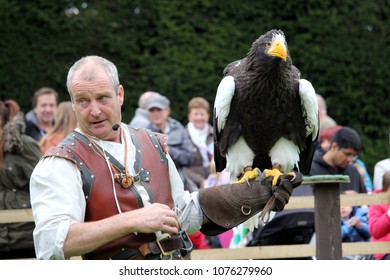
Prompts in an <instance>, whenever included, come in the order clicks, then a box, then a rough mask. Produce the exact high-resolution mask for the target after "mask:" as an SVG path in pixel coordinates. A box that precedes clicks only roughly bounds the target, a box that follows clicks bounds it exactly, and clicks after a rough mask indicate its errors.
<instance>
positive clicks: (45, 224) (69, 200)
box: [30, 124, 203, 259]
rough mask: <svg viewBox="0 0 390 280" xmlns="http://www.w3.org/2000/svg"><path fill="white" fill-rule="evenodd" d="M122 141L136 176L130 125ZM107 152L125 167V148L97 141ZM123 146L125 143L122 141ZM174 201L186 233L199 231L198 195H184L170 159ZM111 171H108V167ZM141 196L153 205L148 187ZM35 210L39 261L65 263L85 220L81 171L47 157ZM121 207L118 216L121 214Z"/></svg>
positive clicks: (36, 185) (39, 171) (34, 194)
mask: <svg viewBox="0 0 390 280" xmlns="http://www.w3.org/2000/svg"><path fill="white" fill-rule="evenodd" d="M121 127H122V131H124V132H125V133H122V135H123V136H122V137H126V139H127V143H128V151H129V152H128V155H127V158H128V164H127V166H128V170H129V173H130V175H135V171H134V167H133V165H134V162H135V146H134V144H133V143H132V141H131V137H130V134H129V131H128V129H127V126H126V125H123V124H122V126H121ZM94 141H95V142H96V143H97V144H99V145H100V146H101V147H102V148H103V149H104V150H105V151H107V152H109V153H110V154H111V155H113V156H114V157H115V158H116V159H117V160H118V161H119V162H120V163H121V164H122V165H123V161H124V156H123V155H124V145H122V144H120V143H116V142H109V141H101V140H98V139H94ZM122 143H123V139H122ZM167 159H168V164H169V176H170V181H171V188H172V198H173V201H174V205H175V209H177V210H178V211H176V212H177V213H178V216H179V222H180V224H181V226H182V228H183V229H185V230H188V231H189V232H193V231H196V230H199V229H200V227H201V225H202V221H203V213H202V210H201V209H200V206H199V200H198V193H197V192H193V193H191V194H190V193H189V192H187V191H184V187H183V182H182V181H181V179H180V175H179V173H178V172H177V169H176V167H175V164H174V163H173V161H172V158H171V157H170V156H169V155H167ZM107 168H108V167H107ZM134 186H135V187H136V188H137V189H138V191H139V192H140V194H141V197H142V199H143V201H144V203H145V205H147V204H149V203H150V200H149V196H148V193H147V191H146V190H145V189H144V187H143V186H142V185H141V184H139V183H135V185H134ZM30 196H31V207H32V210H33V216H34V220H35V224H36V227H35V229H34V233H33V234H34V244H35V251H36V256H37V258H38V259H64V258H65V257H64V252H63V245H64V241H65V238H66V235H67V233H68V231H69V227H70V226H71V225H72V224H74V223H78V222H83V221H84V218H85V207H86V201H85V196H84V192H83V188H82V180H81V174H80V171H79V170H78V169H77V167H76V166H75V165H74V164H73V163H72V162H71V161H70V160H67V159H63V158H59V157H46V158H44V159H41V160H40V161H39V163H38V164H37V166H36V167H35V169H34V171H33V173H32V175H31V180H30ZM120 211H121V209H120V206H119V207H118V212H120Z"/></svg>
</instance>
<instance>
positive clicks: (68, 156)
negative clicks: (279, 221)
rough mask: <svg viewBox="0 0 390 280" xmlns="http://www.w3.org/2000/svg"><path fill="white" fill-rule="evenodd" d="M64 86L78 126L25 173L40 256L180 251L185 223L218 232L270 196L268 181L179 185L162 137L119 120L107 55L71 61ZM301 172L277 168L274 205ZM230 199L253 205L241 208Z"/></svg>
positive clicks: (146, 255) (114, 75) (150, 255)
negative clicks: (198, 186) (187, 188)
mask: <svg viewBox="0 0 390 280" xmlns="http://www.w3.org/2000/svg"><path fill="white" fill-rule="evenodd" d="M67 87H68V91H69V94H70V96H71V100H72V103H73V106H74V110H75V114H76V118H77V121H78V127H77V128H76V129H75V130H74V131H73V133H71V134H69V135H68V137H67V138H66V139H64V140H63V141H62V142H61V143H60V145H58V146H55V147H52V148H51V149H50V150H49V152H50V153H47V154H46V155H45V156H43V157H42V159H41V160H40V161H39V162H38V164H37V165H36V167H35V169H34V171H33V174H32V175H31V180H30V184H31V186H30V190H31V204H32V212H33V215H34V220H35V224H36V227H35V229H34V243H35V249H36V253H37V258H38V259H68V258H70V257H72V256H80V255H82V256H83V258H85V259H123V260H141V259H161V258H171V257H172V256H176V257H177V258H179V257H180V254H182V253H183V252H187V249H188V248H189V247H187V244H188V242H187V240H188V238H186V234H185V232H186V231H187V230H188V231H189V232H195V231H197V230H199V229H200V228H201V229H202V232H204V233H205V234H207V233H213V234H218V233H221V232H224V231H226V230H228V229H229V225H231V227H232V226H233V225H236V224H241V223H242V222H244V221H245V220H247V219H249V218H251V217H253V215H254V214H255V213H257V212H258V211H260V210H261V209H262V206H263V205H264V204H265V203H266V202H267V201H269V199H270V198H271V195H267V194H269V193H270V192H271V187H272V186H271V181H270V180H266V181H265V182H264V183H260V182H258V181H252V182H248V184H249V185H250V187H249V186H248V185H244V184H241V185H240V184H231V185H224V186H219V187H217V188H207V189H202V190H199V192H195V193H189V192H186V191H184V189H183V182H182V181H181V179H180V176H179V174H178V172H177V170H176V167H175V165H174V163H173V160H172V158H171V157H170V155H169V154H167V153H166V149H165V148H166V146H167V144H166V137H164V136H163V135H161V134H158V133H151V132H150V131H149V130H146V129H134V128H131V127H129V126H127V125H125V124H124V123H122V122H121V119H122V116H121V107H122V104H123V101H124V94H125V92H124V88H123V86H122V85H121V84H120V83H119V77H118V72H117V69H116V67H115V65H114V64H113V63H112V62H110V61H108V60H107V59H104V58H102V57H98V56H87V57H84V58H82V59H80V60H79V61H77V62H76V63H75V64H74V65H73V66H72V67H71V68H70V70H69V72H68V79H67ZM38 150H39V148H38ZM297 174H298V176H297V179H295V180H294V181H293V182H291V181H290V180H289V179H290V177H289V176H288V175H286V176H284V175H283V176H282V180H281V182H282V187H281V188H279V189H278V190H277V192H278V194H279V195H280V196H282V199H280V200H279V202H280V205H279V204H278V205H276V204H275V205H276V207H278V209H280V210H281V209H283V207H284V205H285V202H284V201H288V198H289V193H290V191H288V190H291V189H292V188H293V186H294V185H297V184H300V183H301V181H302V179H301V178H302V175H300V174H299V173H297ZM271 179H272V178H271ZM227 192H229V194H230V196H224V195H223V194H225V193H227ZM259 193H263V195H261V199H259V198H258V197H255V195H254V194H259ZM233 201H234V203H239V204H241V203H246V204H247V205H250V207H251V210H253V211H251V214H249V213H248V214H249V215H242V214H241V213H238V212H237V209H236V208H234V207H233V206H232V204H233ZM280 210H279V211H280ZM206 213H207V214H206ZM178 252H180V254H177V255H176V253H178Z"/></svg>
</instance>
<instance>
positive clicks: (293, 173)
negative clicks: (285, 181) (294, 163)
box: [287, 172, 297, 182]
mask: <svg viewBox="0 0 390 280" xmlns="http://www.w3.org/2000/svg"><path fill="white" fill-rule="evenodd" d="M287 174H288V175H292V176H293V177H292V178H291V179H290V182H294V180H295V179H296V178H297V175H296V173H295V172H289V173H287Z"/></svg>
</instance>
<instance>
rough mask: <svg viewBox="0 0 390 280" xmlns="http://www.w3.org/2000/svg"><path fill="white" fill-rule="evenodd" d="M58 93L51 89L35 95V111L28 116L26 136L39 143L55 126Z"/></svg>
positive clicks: (44, 88)
mask: <svg viewBox="0 0 390 280" xmlns="http://www.w3.org/2000/svg"><path fill="white" fill-rule="evenodd" d="M57 104H58V93H57V92H56V91H55V90H54V89H52V88H49V87H43V88H40V89H38V90H37V91H36V92H35V93H34V98H33V102H32V105H33V109H32V110H30V111H29V112H28V113H27V114H26V117H25V118H26V134H27V135H29V136H31V137H32V138H34V139H35V140H37V141H39V140H40V139H41V138H42V136H43V135H45V134H46V132H48V131H49V130H51V129H52V128H53V126H54V115H55V110H56V108H57Z"/></svg>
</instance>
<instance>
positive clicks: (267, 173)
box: [264, 168, 284, 186]
mask: <svg viewBox="0 0 390 280" xmlns="http://www.w3.org/2000/svg"><path fill="white" fill-rule="evenodd" d="M283 174H284V173H283V172H281V171H280V170H279V169H278V168H272V169H264V175H265V176H264V177H265V178H267V177H270V176H273V177H274V178H273V179H272V186H276V185H277V184H278V180H279V177H280V176H281V175H283Z"/></svg>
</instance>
